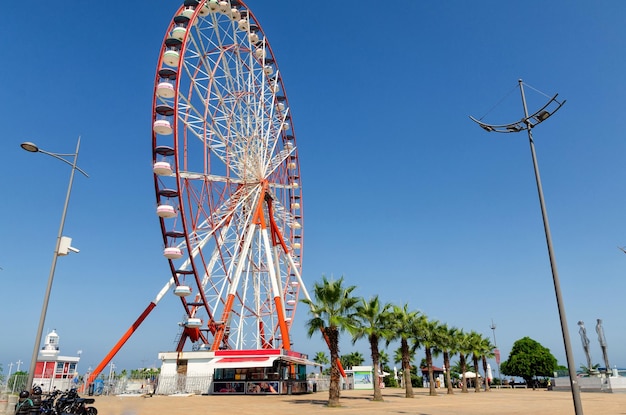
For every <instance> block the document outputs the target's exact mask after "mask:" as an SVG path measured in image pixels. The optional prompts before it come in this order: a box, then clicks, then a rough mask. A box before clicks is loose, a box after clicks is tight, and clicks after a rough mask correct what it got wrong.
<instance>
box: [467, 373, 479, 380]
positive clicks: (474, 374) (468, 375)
mask: <svg viewBox="0 0 626 415" xmlns="http://www.w3.org/2000/svg"><path fill="white" fill-rule="evenodd" d="M475 377H476V373H474V372H465V378H466V379H474V378H475ZM478 377H479V378H482V376H480V373H479V374H478Z"/></svg>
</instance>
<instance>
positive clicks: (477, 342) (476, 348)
mask: <svg viewBox="0 0 626 415" xmlns="http://www.w3.org/2000/svg"><path fill="white" fill-rule="evenodd" d="M468 337H469V344H468V347H469V350H468V351H469V352H470V353H471V354H472V361H473V362H472V363H474V372H476V377H475V378H474V392H480V388H481V386H482V385H481V381H480V377H479V371H478V361H479V360H480V358H481V353H482V342H483V336H481V335H480V334H478V333H476V332H475V331H471V332H470V333H469V335H468ZM468 354H469V353H468Z"/></svg>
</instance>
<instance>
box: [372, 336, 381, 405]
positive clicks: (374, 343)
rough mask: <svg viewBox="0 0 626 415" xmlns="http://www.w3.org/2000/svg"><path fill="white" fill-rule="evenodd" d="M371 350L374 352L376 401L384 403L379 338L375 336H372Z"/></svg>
mask: <svg viewBox="0 0 626 415" xmlns="http://www.w3.org/2000/svg"><path fill="white" fill-rule="evenodd" d="M369 340H370V349H371V351H372V365H373V366H374V400H375V401H382V400H383V393H382V391H381V390H380V377H379V376H378V368H379V366H380V364H379V362H378V361H379V360H380V353H379V352H378V337H377V336H376V335H375V334H372V335H371V336H370V339H369Z"/></svg>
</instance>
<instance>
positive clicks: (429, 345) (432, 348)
mask: <svg viewBox="0 0 626 415" xmlns="http://www.w3.org/2000/svg"><path fill="white" fill-rule="evenodd" d="M418 327H419V332H418V334H417V337H416V339H417V340H418V341H419V343H421V345H422V346H423V347H424V353H425V354H426V367H427V368H428V384H429V393H428V394H429V395H430V396H436V395H437V390H436V389H435V376H434V374H433V355H434V356H435V357H436V356H437V355H439V352H440V349H441V346H440V344H441V341H440V340H439V338H438V331H437V330H438V327H439V322H438V321H437V320H427V319H426V318H424V319H423V320H421V321H420V324H419V326H418Z"/></svg>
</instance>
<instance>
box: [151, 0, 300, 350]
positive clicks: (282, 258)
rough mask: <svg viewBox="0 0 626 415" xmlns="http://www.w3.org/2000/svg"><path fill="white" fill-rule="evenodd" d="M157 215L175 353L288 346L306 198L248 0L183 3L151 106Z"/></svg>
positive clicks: (272, 69)
mask: <svg viewBox="0 0 626 415" xmlns="http://www.w3.org/2000/svg"><path fill="white" fill-rule="evenodd" d="M152 116H153V120H152V122H153V128H152V131H153V133H152V149H153V172H154V185H155V192H156V200H157V207H156V210H157V212H156V213H157V215H158V217H159V221H160V225H161V230H162V234H163V244H164V251H163V255H164V256H165V257H166V258H167V261H168V263H169V269H170V271H171V275H172V279H171V280H170V286H171V288H172V289H171V291H173V293H174V294H175V295H177V296H179V297H180V302H181V304H182V306H183V309H184V318H183V321H181V323H180V325H181V329H180V338H179V339H178V340H177V350H178V351H182V350H183V348H184V347H185V344H186V343H187V342H188V341H189V342H191V343H192V347H195V348H198V347H202V348H206V349H208V350H218V349H266V348H283V349H286V350H289V349H290V339H289V332H290V328H291V324H292V321H293V318H294V315H295V311H296V306H297V304H298V297H299V295H300V292H301V290H303V291H304V293H305V294H306V290H305V289H304V284H303V282H302V278H301V266H302V237H303V229H302V198H301V189H300V167H299V160H298V151H297V147H296V140H295V134H294V130H293V125H292V121H291V114H290V111H289V102H288V100H287V95H286V94H285V88H284V85H283V80H282V76H281V73H280V71H279V69H278V64H277V61H276V59H275V57H274V54H273V53H272V49H271V47H270V44H269V42H268V41H267V39H266V37H265V35H264V33H263V30H262V29H261V26H260V24H259V23H258V21H257V20H256V19H255V17H254V15H253V14H252V12H251V11H250V10H249V9H248V7H247V6H246V4H245V3H244V2H243V1H235V0H230V1H217V0H202V1H196V0H185V2H184V4H183V5H182V6H181V7H180V8H179V9H178V11H177V12H176V13H175V15H174V17H173V19H172V21H171V23H170V24H169V27H168V29H167V31H166V34H165V38H164V40H163V44H162V47H161V51H160V57H159V61H158V66H157V73H156V79H155V83H154V100H153V114H152Z"/></svg>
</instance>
